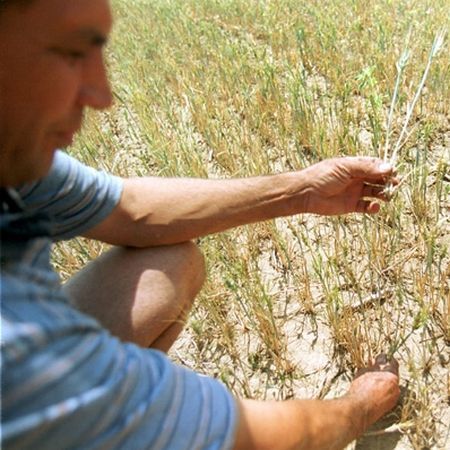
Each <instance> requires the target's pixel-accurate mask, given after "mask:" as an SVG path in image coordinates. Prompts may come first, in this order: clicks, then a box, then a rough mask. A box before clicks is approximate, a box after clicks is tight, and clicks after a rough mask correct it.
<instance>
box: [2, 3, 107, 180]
mask: <svg viewBox="0 0 450 450" xmlns="http://www.w3.org/2000/svg"><path fill="white" fill-rule="evenodd" d="M111 23H112V19H111V13H110V9H109V4H108V0H34V1H33V2H31V3H30V4H29V6H25V7H19V6H15V5H14V1H12V2H11V5H10V6H7V7H5V8H4V10H3V11H2V12H1V13H0V185H1V186H14V185H17V184H19V183H23V182H27V181H32V180H36V179H39V178H41V177H42V176H44V175H45V174H46V173H47V172H48V170H49V168H50V166H51V163H52V160H53V155H54V153H55V150H56V149H57V148H60V147H64V146H66V145H68V144H70V142H71V141H72V138H73V135H74V133H75V132H76V131H77V130H79V128H80V126H81V122H82V116H83V110H84V108H85V107H87V106H90V107H92V108H96V109H102V108H106V107H108V106H109V105H110V104H111V99H112V98H111V91H110V88H109V84H108V81H107V77H106V72H105V66H104V61H103V44H104V43H105V41H106V38H107V36H108V33H109V31H110V28H111Z"/></svg>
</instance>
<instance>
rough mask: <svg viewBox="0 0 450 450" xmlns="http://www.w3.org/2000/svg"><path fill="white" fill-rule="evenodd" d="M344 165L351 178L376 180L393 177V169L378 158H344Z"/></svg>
mask: <svg viewBox="0 0 450 450" xmlns="http://www.w3.org/2000/svg"><path fill="white" fill-rule="evenodd" d="M345 160H346V161H345V165H346V166H347V170H349V172H350V175H351V176H352V177H353V178H363V179H365V180H377V179H380V178H389V177H391V176H393V175H394V168H393V167H392V165H391V164H389V163H388V162H385V161H383V160H381V159H379V158H370V157H353V158H345Z"/></svg>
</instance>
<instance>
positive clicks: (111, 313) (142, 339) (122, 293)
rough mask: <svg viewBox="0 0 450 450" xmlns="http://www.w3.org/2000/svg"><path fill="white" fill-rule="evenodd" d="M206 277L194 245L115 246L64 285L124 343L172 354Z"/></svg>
mask: <svg viewBox="0 0 450 450" xmlns="http://www.w3.org/2000/svg"><path fill="white" fill-rule="evenodd" d="M204 278H205V268H204V260H203V256H202V255H201V253H200V251H199V250H198V248H197V247H196V246H195V244H193V243H191V242H186V243H183V244H177V245H172V246H164V247H153V248H145V249H132V248H121V247H116V248H113V249H111V250H110V251H108V252H106V253H105V254H103V255H102V256H100V257H99V258H97V259H96V260H95V261H93V262H91V263H89V264H88V265H87V266H86V267H85V268H84V269H82V270H81V271H80V272H79V273H78V274H76V275H75V276H74V277H73V278H72V279H71V280H70V281H69V282H67V283H66V285H65V286H64V289H65V291H66V292H67V294H68V295H69V297H70V299H71V300H72V301H73V303H74V305H75V306H76V307H77V308H78V309H80V310H81V311H83V312H85V313H87V314H90V315H92V316H94V317H95V318H96V319H97V320H98V321H99V322H100V323H101V324H102V325H103V326H104V327H105V328H107V329H108V330H109V331H110V332H111V333H112V334H114V335H116V336H117V337H119V338H120V339H122V340H123V341H129V342H134V343H136V344H138V345H141V346H143V347H153V348H157V349H159V350H162V351H166V352H167V351H168V350H169V348H170V347H171V345H172V344H173V342H174V341H175V339H176V338H177V336H178V334H179V333H180V332H181V330H182V328H183V326H184V323H185V320H186V316H187V314H188V312H189V310H190V309H191V307H192V303H193V301H194V299H195V297H196V295H197V294H198V292H199V291H200V289H201V286H202V284H203V282H204Z"/></svg>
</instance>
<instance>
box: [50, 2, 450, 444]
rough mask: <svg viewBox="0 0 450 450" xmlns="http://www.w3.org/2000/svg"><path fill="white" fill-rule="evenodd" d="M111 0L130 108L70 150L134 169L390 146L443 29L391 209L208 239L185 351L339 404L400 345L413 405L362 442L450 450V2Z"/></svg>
mask: <svg viewBox="0 0 450 450" xmlns="http://www.w3.org/2000/svg"><path fill="white" fill-rule="evenodd" d="M112 3H113V7H114V10H115V14H116V27H115V30H114V34H113V36H112V40H111V44H110V46H109V48H108V51H107V52H108V57H109V64H110V72H111V79H112V83H113V88H114V94H115V105H114V107H113V108H112V110H110V111H108V112H105V113H101V114H92V115H89V117H87V120H86V128H85V130H84V131H83V133H82V134H81V135H80V137H79V139H78V141H77V143H76V144H75V145H74V146H73V147H72V148H71V149H70V152H71V153H72V154H76V155H77V156H79V157H80V158H81V159H83V160H84V161H86V162H87V163H89V164H91V165H93V166H96V167H100V168H104V169H107V170H110V171H112V172H114V173H115V174H119V175H123V176H128V175H135V174H137V175H145V174H148V173H150V174H152V175H160V176H187V177H204V178H206V177H209V178H228V177H241V176H250V175H255V174H258V175H260V174H267V173H273V172H280V171H288V170H295V169H300V168H302V167H304V166H306V165H309V164H311V163H314V162H316V161H319V160H321V159H324V158H327V157H332V156H339V155H377V156H383V155H384V149H385V148H387V152H388V155H392V152H393V148H394V147H395V143H396V142H397V140H398V139H399V137H400V136H401V134H402V127H403V125H404V124H405V120H406V117H407V115H408V108H409V107H410V106H411V104H412V101H413V98H414V95H415V93H416V90H417V88H418V86H419V85H420V81H421V78H422V75H423V73H424V70H425V68H426V65H427V60H428V56H429V52H430V49H431V46H432V44H433V39H434V37H435V36H436V34H437V33H438V32H439V31H440V30H444V32H447V35H446V37H445V39H444V42H443V43H442V46H441V48H440V51H439V52H436V55H434V57H433V60H432V64H431V68H430V70H429V73H428V76H427V79H426V82H425V84H424V88H423V90H422V91H421V93H420V96H419V98H418V101H417V103H416V105H415V107H414V109H413V110H412V111H410V112H411V114H410V115H411V117H410V120H409V121H408V124H407V127H406V134H404V138H403V139H402V145H401V147H400V148H399V150H398V159H397V160H396V165H397V167H398V172H399V175H400V176H401V177H403V178H404V181H403V183H402V185H401V187H400V189H399V190H398V192H396V193H395V194H394V196H393V198H392V201H391V202H390V203H389V204H386V205H385V206H383V208H382V210H381V212H380V213H379V214H378V215H377V216H371V217H365V216H357V215H348V216H343V217H333V218H327V217H319V216H313V215H308V216H306V215H305V216H296V217H291V218H286V219H277V220H275V221H271V222H266V223H261V224H257V225H252V226H245V227H240V228H238V229H234V230H231V231H228V232H226V233H221V234H218V235H214V236H208V237H205V238H202V239H200V240H199V245H200V246H201V248H202V250H203V252H204V254H205V256H206V261H207V266H208V282H207V284H206V285H205V287H204V289H203V291H202V293H201V295H200V297H199V299H198V301H197V303H196V306H195V308H194V311H193V312H192V314H191V316H190V317H189V320H188V325H187V328H186V330H185V331H184V333H183V334H182V336H181V338H180V340H179V342H178V343H177V345H176V346H175V348H174V349H173V351H172V352H171V357H172V358H173V359H174V360H175V361H177V362H179V363H180V364H184V365H186V366H188V367H190V368H192V369H194V370H196V371H199V372H202V373H205V374H208V375H211V376H214V377H216V378H219V379H221V380H222V381H223V382H224V383H225V384H226V385H227V386H228V387H229V388H230V389H231V390H232V391H233V392H234V393H236V394H238V395H242V396H245V397H252V398H259V399H264V398H277V399H286V398H291V397H294V396H298V397H315V398H327V397H333V396H336V395H339V394H340V393H342V392H343V391H345V389H346V387H347V386H348V383H349V380H351V378H352V375H353V374H354V372H355V370H356V369H357V368H358V367H361V366H363V365H364V364H365V363H366V362H367V361H368V360H369V359H370V358H371V357H372V356H374V355H375V354H376V353H378V352H379V351H386V352H388V353H389V354H391V355H394V356H395V357H396V358H398V360H399V362H400V364H401V387H402V399H401V403H400V404H399V406H398V408H397V409H396V410H395V411H394V412H393V413H392V414H390V415H389V416H387V417H386V418H385V420H383V421H382V422H381V423H380V424H377V426H376V427H374V429H372V430H371V431H370V432H369V433H368V434H367V435H366V436H365V437H364V438H362V439H361V440H359V441H358V442H356V443H353V444H352V445H351V446H350V447H349V448H357V449H368V450H370V449H382V450H390V449H449V448H450V430H449V424H450V375H449V368H450V252H449V250H450V57H449V55H450V46H449V42H450V36H449V33H448V31H450V1H449V0H417V1H406V0H399V1H393V0H366V1H359V0H333V1H331V0H321V1H318V0H311V1H306V2H299V1H294V0H277V1H275V0H274V1H269V0H259V1H258V0H245V1H244V0H223V1H219V0H183V1H182V0H165V1H164V0H134V1H133V2H130V1H127V0H115V1H113V2H112ZM408 36H409V40H408ZM406 49H409V58H407V61H406V64H405V65H404V67H402V68H401V69H402V70H401V72H402V77H401V79H399V81H398V89H397V93H398V95H396V102H395V105H394V106H395V107H394V108H393V109H392V113H390V111H391V103H392V102H391V101H392V98H393V96H394V92H395V85H396V79H397V74H398V71H399V61H401V57H402V55H405V50H406ZM403 62H405V61H403ZM386 143H387V145H386ZM102 249H103V246H102V245H100V244H96V243H92V242H88V241H85V240H75V241H72V242H70V243H66V244H63V245H59V246H58V248H57V249H56V252H55V258H54V263H55V265H56V266H57V268H58V269H59V270H60V271H61V273H62V277H63V278H67V277H68V276H70V274H71V273H73V271H75V270H77V269H78V268H79V267H81V266H82V265H83V264H85V263H86V261H87V260H89V259H90V258H92V257H95V256H96V255H97V254H98V253H99V252H100V251H102Z"/></svg>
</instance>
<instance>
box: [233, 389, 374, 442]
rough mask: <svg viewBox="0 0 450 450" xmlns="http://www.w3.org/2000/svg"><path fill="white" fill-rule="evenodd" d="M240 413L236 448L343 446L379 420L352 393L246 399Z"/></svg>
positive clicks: (242, 403)
mask: <svg viewBox="0 0 450 450" xmlns="http://www.w3.org/2000/svg"><path fill="white" fill-rule="evenodd" d="M240 414H241V416H240V424H239V428H238V433H237V438H236V445H235V450H240V449H246V450H253V449H255V450H266V449H267V450H269V449H275V448H276V449H277V450H285V449H286V450H288V449H289V450H293V449H298V450H300V449H301V450H303V449H304V450H318V449H320V450H324V449H327V450H335V449H343V448H344V447H345V446H346V445H347V444H348V443H350V442H351V441H352V440H354V439H356V438H357V437H358V436H359V435H360V434H362V433H363V431H364V430H365V429H366V428H367V426H368V425H370V423H371V422H373V420H375V419H374V418H373V417H372V418H370V417H369V416H368V415H367V414H364V411H363V408H361V404H359V403H358V402H357V401H356V400H355V399H354V398H352V397H350V396H345V397H342V398H339V399H334V400H290V401H286V402H275V401H274V402H258V401H249V400H243V401H241V402H240Z"/></svg>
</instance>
